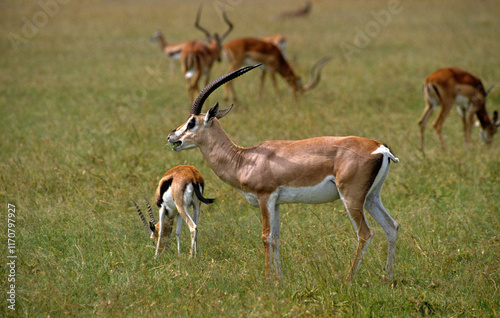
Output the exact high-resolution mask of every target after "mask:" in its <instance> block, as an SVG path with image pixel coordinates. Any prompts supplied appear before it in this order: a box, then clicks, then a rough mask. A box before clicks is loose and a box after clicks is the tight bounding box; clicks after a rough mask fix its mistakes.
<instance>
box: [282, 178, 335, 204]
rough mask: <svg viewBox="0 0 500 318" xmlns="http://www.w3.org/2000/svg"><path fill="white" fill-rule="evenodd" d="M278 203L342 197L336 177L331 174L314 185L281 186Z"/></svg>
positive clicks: (330, 200)
mask: <svg viewBox="0 0 500 318" xmlns="http://www.w3.org/2000/svg"><path fill="white" fill-rule="evenodd" d="M278 191H279V192H278V200H277V203H278V204H281V203H311V204H318V203H326V202H333V201H335V200H338V199H340V195H339V191H338V189H337V185H336V184H335V178H334V177H333V176H329V177H327V178H325V180H323V181H322V182H321V183H319V184H317V185H315V186H312V187H300V188H295V187H280V188H279V189H278Z"/></svg>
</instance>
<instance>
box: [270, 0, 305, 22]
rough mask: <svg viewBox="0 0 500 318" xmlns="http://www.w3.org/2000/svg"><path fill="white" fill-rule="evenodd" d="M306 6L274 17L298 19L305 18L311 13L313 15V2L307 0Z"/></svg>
mask: <svg viewBox="0 0 500 318" xmlns="http://www.w3.org/2000/svg"><path fill="white" fill-rule="evenodd" d="M305 2H306V3H305V5H304V6H303V7H301V8H298V9H295V10H289V11H283V12H281V13H278V14H277V15H275V16H274V18H275V19H288V18H297V17H305V16H307V15H308V14H309V13H311V9H312V2H311V0H306V1H305Z"/></svg>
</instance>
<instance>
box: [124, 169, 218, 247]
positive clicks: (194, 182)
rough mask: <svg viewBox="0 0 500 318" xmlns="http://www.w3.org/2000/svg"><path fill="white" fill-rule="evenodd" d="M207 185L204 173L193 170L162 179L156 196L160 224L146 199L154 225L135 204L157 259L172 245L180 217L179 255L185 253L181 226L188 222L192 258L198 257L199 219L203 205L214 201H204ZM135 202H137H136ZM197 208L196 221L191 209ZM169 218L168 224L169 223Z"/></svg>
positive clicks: (174, 172)
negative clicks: (173, 234)
mask: <svg viewBox="0 0 500 318" xmlns="http://www.w3.org/2000/svg"><path fill="white" fill-rule="evenodd" d="M204 187H205V181H204V179H203V176H202V175H201V173H200V172H199V171H198V170H197V169H196V168H195V167H193V166H186V165H181V166H177V167H174V168H172V169H170V170H168V171H167V172H166V173H165V175H164V176H163V178H161V180H160V183H159V184H158V188H157V189H156V193H155V201H156V205H157V206H158V208H159V210H160V221H159V222H158V223H156V220H155V218H154V216H153V212H152V211H151V205H150V204H149V202H148V200H147V199H146V198H144V199H146V204H147V206H148V212H149V217H150V218H151V221H150V222H149V224H148V223H147V222H146V219H145V218H144V215H143V214H142V211H141V209H140V208H139V206H138V205H137V203H136V202H135V201H134V204H135V206H136V208H137V211H138V212H139V216H140V217H141V220H142V222H143V223H144V226H145V227H146V229H147V230H148V233H149V236H150V237H151V239H152V240H153V242H154V243H155V245H156V251H155V257H156V256H158V253H160V252H162V251H163V250H164V249H165V248H167V247H168V245H169V244H170V242H171V239H170V236H171V234H172V228H173V226H174V218H175V216H177V228H176V231H175V236H176V240H177V251H178V252H179V253H180V252H181V243H180V235H181V226H182V220H184V221H185V222H186V223H187V225H188V226H189V231H190V232H191V251H190V254H191V256H196V252H197V239H198V218H199V214H200V205H201V202H203V203H206V204H210V203H212V202H214V199H206V198H204V197H203V189H204ZM132 201H133V200H132ZM190 206H192V207H193V218H191V216H190V215H189V212H188V209H189V207H190ZM165 217H167V220H165Z"/></svg>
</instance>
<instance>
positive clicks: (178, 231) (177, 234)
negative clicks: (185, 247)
mask: <svg viewBox="0 0 500 318" xmlns="http://www.w3.org/2000/svg"><path fill="white" fill-rule="evenodd" d="M182 222H184V220H183V219H182V217H181V215H180V214H178V215H177V227H176V229H175V238H176V240H177V252H178V253H179V254H180V253H181V229H182Z"/></svg>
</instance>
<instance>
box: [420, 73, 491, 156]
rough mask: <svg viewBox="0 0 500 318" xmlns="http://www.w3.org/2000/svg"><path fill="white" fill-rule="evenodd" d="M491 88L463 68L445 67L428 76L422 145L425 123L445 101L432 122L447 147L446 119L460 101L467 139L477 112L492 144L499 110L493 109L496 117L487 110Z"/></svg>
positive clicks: (488, 141)
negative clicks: (487, 100)
mask: <svg viewBox="0 0 500 318" xmlns="http://www.w3.org/2000/svg"><path fill="white" fill-rule="evenodd" d="M491 88H492V87H490V88H489V89H488V90H485V89H484V86H483V83H482V82H481V80H480V79H479V78H477V77H476V76H474V75H472V74H470V73H468V72H466V71H464V70H461V69H459V68H454V67H450V68H442V69H439V70H437V71H435V72H434V73H432V74H431V75H429V76H427V78H426V79H425V83H424V100H425V109H424V111H423V112H422V115H421V116H420V119H419V120H418V125H419V127H420V146H421V148H422V150H423V149H424V132H425V125H426V123H427V121H428V120H429V117H430V116H431V115H432V113H433V112H434V110H435V109H436V108H438V107H439V106H440V105H441V112H440V113H439V116H438V117H437V118H436V119H435V120H434V123H433V124H432V126H433V127H434V130H435V131H436V134H437V136H438V138H439V142H440V143H441V148H442V149H445V146H444V141H443V136H442V133H441V131H442V129H443V124H444V120H445V119H446V117H447V116H448V115H449V113H450V111H451V109H452V108H453V105H454V104H456V105H457V110H458V114H459V115H460V117H461V118H462V124H463V129H464V138H465V143H466V144H468V143H469V142H470V135H471V130H472V125H473V120H474V116H477V119H478V120H479V123H480V124H481V139H482V140H483V142H484V143H486V144H489V143H491V141H492V140H493V135H494V134H495V133H496V132H497V127H498V126H499V125H500V122H498V121H497V120H498V112H497V111H494V112H493V120H492V119H490V116H489V115H488V112H487V111H486V95H488V91H489V90H490V89H491Z"/></svg>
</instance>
